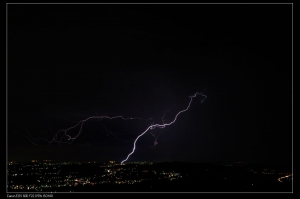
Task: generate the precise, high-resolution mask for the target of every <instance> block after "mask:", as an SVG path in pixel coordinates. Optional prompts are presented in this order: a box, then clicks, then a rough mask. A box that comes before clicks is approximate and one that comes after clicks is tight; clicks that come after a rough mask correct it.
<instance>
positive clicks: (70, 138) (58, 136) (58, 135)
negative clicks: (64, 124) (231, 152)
mask: <svg viewBox="0 0 300 199" xmlns="http://www.w3.org/2000/svg"><path fill="white" fill-rule="evenodd" d="M197 95H201V96H202V97H204V99H202V100H201V103H202V102H203V101H204V100H205V99H206V98H207V96H206V95H204V94H203V93H198V92H196V93H195V94H194V95H192V96H189V97H190V98H191V99H190V101H189V103H188V106H187V107H186V108H185V109H184V110H181V111H179V112H178V113H177V114H176V115H175V118H174V120H173V121H171V122H169V123H165V122H166V121H165V120H164V117H165V115H166V113H167V112H169V111H171V109H172V108H173V107H172V108H171V109H170V110H168V111H166V112H165V113H164V115H163V117H162V119H161V120H162V124H154V120H153V118H150V119H143V118H139V117H130V118H125V117H123V116H114V117H109V116H98V115H97V116H91V117H87V118H86V119H83V120H80V121H79V122H77V123H76V124H75V125H74V126H71V127H69V128H67V129H64V130H59V131H58V132H57V133H56V134H55V135H54V137H53V138H52V140H50V141H49V140H47V139H44V138H39V139H35V138H33V137H32V136H31V135H30V134H29V133H28V131H27V130H26V131H27V133H28V135H29V136H26V135H24V134H22V135H23V136H25V137H26V138H28V139H29V141H30V142H32V143H33V144H35V145H38V144H36V143H34V142H33V141H32V140H35V141H40V140H44V141H46V142H48V144H49V145H51V144H52V143H58V144H71V143H73V141H74V140H76V139H77V138H78V137H79V135H80V134H81V133H82V128H83V125H84V123H85V122H87V121H89V120H92V119H98V120H99V121H100V123H101V125H102V126H103V127H104V129H105V130H106V131H107V132H108V133H110V134H112V135H113V136H114V137H116V138H117V139H119V138H118V137H117V136H116V134H115V133H112V132H111V131H109V130H108V129H107V128H106V127H105V126H104V124H103V123H102V122H101V120H103V119H110V120H113V119H122V120H144V121H152V123H151V125H150V126H148V127H147V128H146V130H145V131H144V132H142V133H141V134H140V135H138V136H137V138H136V139H135V140H134V143H133V149H132V151H131V152H130V153H129V154H128V155H127V157H126V159H124V160H123V161H121V164H123V163H124V162H126V161H127V160H128V159H129V157H130V156H131V155H132V154H133V153H134V151H135V149H136V142H137V141H138V139H139V138H140V137H142V136H143V135H144V134H145V133H147V132H148V131H149V130H152V129H155V128H165V127H166V126H170V125H172V124H173V123H175V122H176V120H177V117H178V116H179V115H180V114H181V113H183V112H185V111H187V110H188V109H189V108H190V106H191V103H192V101H193V98H195V97H196V96H197ZM72 122H74V121H72ZM78 127H79V131H78V133H77V134H76V135H75V136H71V135H69V134H68V131H70V130H72V129H75V128H78ZM61 134H62V135H61ZM157 138H158V137H157ZM157 138H156V139H155V143H154V144H155V145H156V144H157ZM65 139H67V141H65ZM63 140H64V141H63ZM119 140H121V139H119ZM121 141H124V140H121Z"/></svg>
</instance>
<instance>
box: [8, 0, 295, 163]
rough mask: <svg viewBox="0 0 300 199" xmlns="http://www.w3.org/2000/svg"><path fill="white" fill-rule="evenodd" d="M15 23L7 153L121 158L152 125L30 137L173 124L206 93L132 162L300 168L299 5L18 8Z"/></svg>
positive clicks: (147, 139) (142, 144) (11, 18)
mask: <svg viewBox="0 0 300 199" xmlns="http://www.w3.org/2000/svg"><path fill="white" fill-rule="evenodd" d="M7 27H8V28H7V33H8V34H7V37H8V40H7V41H8V59H7V61H8V65H7V93H8V94H7V107H8V109H7V140H8V144H7V150H8V151H7V154H8V157H7V158H8V160H17V161H23V160H31V159H52V160H67V161H69V160H72V161H73V160H76V161H77V160H78V161H89V160H92V161H93V160H95V161H98V160H116V162H120V161H122V160H123V159H125V158H126V156H127V155H128V153H130V152H131V150H132V147H133V141H132V140H131V141H130V139H134V138H136V137H137V136H138V135H139V134H140V133H141V132H143V131H144V130H145V129H146V128H147V127H148V126H149V125H150V124H151V121H138V120H137V121H126V122H124V121H122V120H102V123H103V124H104V125H105V126H106V128H108V129H109V130H110V131H112V132H114V133H118V136H119V138H121V139H125V140H129V141H127V142H125V141H120V140H118V139H116V138H115V137H114V136H112V135H111V134H110V133H108V132H107V131H105V129H104V128H103V126H102V125H101V123H100V122H99V121H98V120H89V121H88V122H86V123H85V124H84V126H83V132H82V133H81V134H80V136H79V137H78V138H77V139H76V140H75V141H74V142H73V143H72V144H62V145H58V144H57V143H53V144H52V145H51V146H47V144H46V143H45V142H43V141H36V142H35V143H37V144H39V145H40V146H36V145H34V144H32V143H31V142H30V140H29V139H27V138H26V137H25V136H24V135H26V136H28V135H29V134H30V135H31V136H32V137H34V138H46V139H49V140H51V139H52V138H53V137H54V135H55V134H56V133H57V132H58V131H59V130H60V129H67V128H69V127H71V126H73V125H75V124H76V121H80V120H82V119H85V118H87V117H89V116H94V115H107V116H116V115H123V116H124V117H141V118H146V119H149V118H153V119H154V122H155V123H161V117H162V116H163V114H164V112H165V111H167V110H169V109H171V108H172V107H173V108H172V109H171V111H170V112H168V113H167V114H166V117H165V119H167V120H168V121H171V120H173V119H174V116H175V114H176V113H177V112H179V111H180V110H183V109H185V108H186V107H187V105H188V103H189V100H190V98H189V96H191V95H193V94H194V93H195V92H203V91H204V94H205V95H207V99H206V100H205V101H204V102H203V103H201V100H202V99H203V98H202V97H201V96H197V97H196V98H194V100H193V102H192V104H191V107H190V109H189V110H188V111H187V112H185V113H182V114H181V115H180V116H179V117H178V120H177V121H176V123H174V124H173V125H172V126H169V127H166V128H165V129H155V130H153V131H150V132H148V133H147V134H145V135H144V136H143V137H141V138H140V139H139V140H138V142H137V150H136V151H135V153H134V154H133V155H132V156H131V157H130V159H129V161H193V162H234V161H245V162H249V163H262V164H285V165H291V164H292V5H291V4H281V5H278V4H277V5H271V4H265V5H249V4H240V5H229V4H226V5H224V4H223V5H222V4H221V5H220V4H219V5H218V4H216V5H205V4H192V5H188V4H184V5H172V4H166V5H159V4H154V5H149V4H144V5H129V4H125V5H122V4H116V5H111V4H110V5H107V4H92V5H87V4H85V5H75V4H64V5H62V4H60V5H59V4H57V5H49V4H39V5H36V4H34V5H28V4H27V5H26V4H9V5H8V13H7ZM77 132H78V131H77ZM72 134H73V135H75V134H76V131H72ZM153 134H154V135H159V137H158V140H157V142H158V144H157V145H154V142H155V138H154V137H153Z"/></svg>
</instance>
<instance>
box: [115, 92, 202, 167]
mask: <svg viewBox="0 0 300 199" xmlns="http://www.w3.org/2000/svg"><path fill="white" fill-rule="evenodd" d="M197 95H201V96H203V97H204V99H202V100H201V103H202V102H203V101H204V100H205V99H206V98H207V96H206V95H204V94H202V93H198V92H197V93H195V94H194V95H192V96H190V98H191V100H190V102H189V104H188V106H187V108H186V109H184V110H182V111H179V112H178V113H177V114H176V115H175V118H174V120H173V121H171V122H170V123H164V121H163V124H152V125H150V126H149V127H148V128H147V129H146V130H145V131H144V132H143V133H141V134H140V135H139V136H138V137H137V138H136V139H135V140H134V143H133V149H132V151H131V152H130V153H129V154H128V155H127V157H126V159H124V160H123V161H121V164H123V163H124V162H126V161H127V160H128V158H129V157H130V156H131V155H132V154H133V153H134V151H135V148H136V142H137V141H138V139H139V138H140V137H142V136H143V135H144V134H145V133H147V132H148V131H149V130H150V129H155V128H165V127H166V126H170V125H171V124H173V123H174V122H175V121H176V120H177V117H178V115H180V114H181V113H183V112H185V111H187V110H188V109H189V108H190V106H191V103H192V101H193V98H194V97H196V96H197ZM164 116H165V115H164ZM164 116H163V118H162V120H163V119H164Z"/></svg>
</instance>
